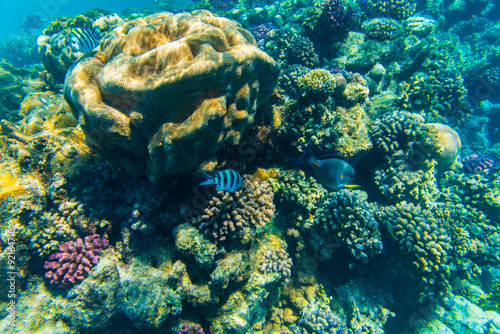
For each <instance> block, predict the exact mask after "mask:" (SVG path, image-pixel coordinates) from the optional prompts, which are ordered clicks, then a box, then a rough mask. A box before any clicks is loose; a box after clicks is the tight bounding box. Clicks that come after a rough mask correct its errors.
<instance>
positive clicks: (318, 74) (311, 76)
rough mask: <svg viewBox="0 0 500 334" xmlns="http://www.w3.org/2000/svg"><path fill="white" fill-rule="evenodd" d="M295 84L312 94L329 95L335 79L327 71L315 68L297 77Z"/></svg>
mask: <svg viewBox="0 0 500 334" xmlns="http://www.w3.org/2000/svg"><path fill="white" fill-rule="evenodd" d="M297 86H298V87H299V89H301V90H303V91H304V92H306V93H310V94H313V95H316V94H324V95H330V94H332V93H333V92H334V91H335V87H336V86H337V81H336V79H335V77H334V76H333V74H331V73H330V72H329V71H327V70H325V69H322V68H317V69H314V70H310V71H309V72H307V73H306V74H304V75H302V76H300V77H298V78H297Z"/></svg>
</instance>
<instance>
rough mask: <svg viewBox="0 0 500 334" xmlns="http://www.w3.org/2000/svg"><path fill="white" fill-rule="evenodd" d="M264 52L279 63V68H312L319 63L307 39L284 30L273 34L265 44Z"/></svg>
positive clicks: (312, 46) (311, 44)
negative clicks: (290, 66)
mask: <svg viewBox="0 0 500 334" xmlns="http://www.w3.org/2000/svg"><path fill="white" fill-rule="evenodd" d="M266 50H267V51H268V52H269V54H270V55H271V56H273V57H274V58H275V59H276V60H277V61H278V62H279V63H280V65H281V67H286V66H289V65H294V64H298V65H303V66H307V67H313V66H316V65H317V64H318V63H319V59H318V55H317V53H316V52H315V51H314V45H313V43H312V42H311V40H310V39H309V38H307V37H304V36H300V35H299V34H297V33H296V32H290V31H287V30H284V29H279V30H277V31H276V32H275V33H274V36H273V37H272V38H271V39H270V41H269V43H267V44H266Z"/></svg>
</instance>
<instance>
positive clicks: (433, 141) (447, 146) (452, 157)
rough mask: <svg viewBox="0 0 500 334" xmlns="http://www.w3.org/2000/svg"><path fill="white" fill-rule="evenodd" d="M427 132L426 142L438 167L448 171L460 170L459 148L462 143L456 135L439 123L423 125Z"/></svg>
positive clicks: (453, 131) (446, 126)
mask: <svg viewBox="0 0 500 334" xmlns="http://www.w3.org/2000/svg"><path fill="white" fill-rule="evenodd" d="M424 127H425V129H426V130H427V135H428V142H430V145H431V148H432V149H433V151H434V154H433V158H434V159H436V161H437V162H438V163H439V165H438V166H439V167H441V168H444V169H449V170H455V169H457V168H462V163H461V162H460V155H459V154H460V148H461V147H462V143H461V141H460V137H459V136H458V133H457V132H456V131H455V130H453V129H452V128H450V127H449V126H448V125H444V124H441V123H426V124H424Z"/></svg>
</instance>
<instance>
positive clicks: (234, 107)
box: [64, 11, 279, 181]
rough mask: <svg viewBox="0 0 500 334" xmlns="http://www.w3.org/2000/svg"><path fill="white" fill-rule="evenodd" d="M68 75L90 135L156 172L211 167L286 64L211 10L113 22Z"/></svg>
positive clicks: (102, 148)
mask: <svg viewBox="0 0 500 334" xmlns="http://www.w3.org/2000/svg"><path fill="white" fill-rule="evenodd" d="M100 49H101V51H100V52H97V53H96V54H95V55H93V56H92V57H86V58H83V59H81V61H80V62H79V63H77V64H76V65H75V66H74V67H73V68H72V70H71V71H70V72H69V73H68V75H67V77H66V83H65V89H64V96H65V98H66V100H67V101H68V103H69V104H70V106H71V108H72V112H73V113H74V115H75V116H76V117H77V118H78V119H79V123H80V126H81V128H82V130H83V131H84V133H85V136H86V138H87V143H88V145H89V146H90V147H91V148H92V149H94V150H95V151H97V152H99V153H101V154H102V155H104V156H106V157H108V158H110V159H112V160H114V161H116V162H118V163H120V164H121V165H123V166H124V167H126V168H128V169H129V170H131V171H133V172H136V173H144V172H146V173H147V174H148V176H149V177H150V179H151V180H152V181H156V180H158V178H160V177H161V176H163V175H166V174H169V173H175V172H179V171H185V170H193V169H199V168H202V167H204V168H205V169H207V168H210V167H213V166H214V162H215V161H216V157H215V153H216V151H217V150H218V149H219V148H220V147H221V146H222V145H235V144H238V142H239V140H240V137H241V134H242V132H243V130H244V129H245V127H246V125H247V124H248V123H251V122H252V121H253V119H254V116H255V113H256V111H257V109H258V107H259V106H261V105H262V104H264V103H266V102H267V101H268V99H269V97H270V96H271V94H272V92H273V90H274V87H275V86H276V83H277V79H278V73H279V66H278V64H277V63H276V62H275V61H274V60H273V59H272V58H271V57H269V56H268V55H267V54H265V53H264V52H263V51H261V50H259V48H258V47H257V45H256V43H255V39H254V38H253V36H252V35H251V34H250V32H248V31H246V30H244V29H242V28H241V27H240V26H239V25H238V24H237V23H236V22H234V21H231V20H229V19H225V18H221V17H217V16H214V15H212V14H211V13H209V12H207V11H195V12H193V13H180V14H176V15H174V14H172V13H157V14H155V15H151V16H148V17H143V18H138V19H136V20H133V21H130V22H127V23H126V24H124V25H122V26H120V27H117V28H115V29H114V30H113V31H112V32H111V33H109V34H108V35H106V37H105V38H104V39H103V40H102V41H101V46H100Z"/></svg>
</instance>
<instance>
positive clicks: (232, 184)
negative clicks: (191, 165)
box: [200, 169, 242, 191]
mask: <svg viewBox="0 0 500 334" xmlns="http://www.w3.org/2000/svg"><path fill="white" fill-rule="evenodd" d="M203 175H204V176H205V178H206V179H207V180H206V181H204V182H202V183H200V185H202V186H203V185H207V184H215V185H216V186H217V188H215V190H217V191H219V190H227V191H236V190H238V189H240V187H241V185H242V179H241V175H240V174H238V172H236V171H234V170H232V169H225V170H221V171H218V172H215V176H210V175H208V174H207V173H203Z"/></svg>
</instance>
